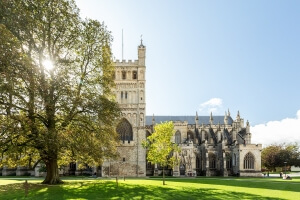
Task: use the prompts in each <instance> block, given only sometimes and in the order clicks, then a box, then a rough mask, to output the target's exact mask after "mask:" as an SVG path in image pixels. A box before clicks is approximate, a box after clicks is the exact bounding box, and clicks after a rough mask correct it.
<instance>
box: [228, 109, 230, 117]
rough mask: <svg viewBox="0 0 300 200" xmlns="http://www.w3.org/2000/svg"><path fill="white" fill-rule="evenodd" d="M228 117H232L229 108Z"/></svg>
mask: <svg viewBox="0 0 300 200" xmlns="http://www.w3.org/2000/svg"><path fill="white" fill-rule="evenodd" d="M228 117H230V111H229V108H228Z"/></svg>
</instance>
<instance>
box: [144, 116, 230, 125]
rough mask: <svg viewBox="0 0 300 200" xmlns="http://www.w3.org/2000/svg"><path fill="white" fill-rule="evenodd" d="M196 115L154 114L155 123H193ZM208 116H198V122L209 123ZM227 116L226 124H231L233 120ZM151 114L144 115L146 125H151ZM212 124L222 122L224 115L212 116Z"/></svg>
mask: <svg viewBox="0 0 300 200" xmlns="http://www.w3.org/2000/svg"><path fill="white" fill-rule="evenodd" d="M195 117H196V116H155V115H154V119H155V123H160V122H165V121H173V122H174V121H182V122H183V121H187V122H188V124H195ZM209 118H210V116H198V121H199V124H200V125H201V124H204V125H205V124H206V125H207V124H210V123H209ZM227 118H228V124H230V125H231V124H232V122H233V120H232V118H231V117H230V116H228V117H227ZM152 119H153V116H146V125H152ZM213 123H214V124H219V123H220V124H224V115H223V116H213Z"/></svg>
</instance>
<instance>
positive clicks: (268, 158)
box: [261, 144, 282, 171]
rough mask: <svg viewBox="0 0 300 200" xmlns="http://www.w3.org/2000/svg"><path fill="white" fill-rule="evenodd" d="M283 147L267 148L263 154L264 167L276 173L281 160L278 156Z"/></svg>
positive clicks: (273, 146) (271, 146)
mask: <svg viewBox="0 0 300 200" xmlns="http://www.w3.org/2000/svg"><path fill="white" fill-rule="evenodd" d="M281 149H282V146H279V145H274V144H273V145H270V146H268V147H265V148H264V149H263V150H262V152H261V160H262V165H263V166H265V167H266V168H268V169H269V170H272V171H276V167H278V166H279V165H280V158H279V156H278V154H279V152H280V151H281Z"/></svg>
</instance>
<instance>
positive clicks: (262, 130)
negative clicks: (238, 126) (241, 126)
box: [250, 110, 300, 147]
mask: <svg viewBox="0 0 300 200" xmlns="http://www.w3.org/2000/svg"><path fill="white" fill-rule="evenodd" d="M250 131H251V133H252V143H254V144H263V146H264V147H266V146H268V145H270V144H274V143H277V144H279V143H290V142H298V143H299V144H300V110H298V111H297V116H296V118H286V119H283V120H281V121H269V122H268V123H266V124H258V125H256V126H253V127H251V129H250Z"/></svg>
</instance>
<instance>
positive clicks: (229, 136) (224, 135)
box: [146, 111, 262, 176]
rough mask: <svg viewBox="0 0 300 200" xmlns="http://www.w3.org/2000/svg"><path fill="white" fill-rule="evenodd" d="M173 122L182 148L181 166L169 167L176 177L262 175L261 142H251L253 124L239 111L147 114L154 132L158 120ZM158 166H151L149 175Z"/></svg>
mask: <svg viewBox="0 0 300 200" xmlns="http://www.w3.org/2000/svg"><path fill="white" fill-rule="evenodd" d="M164 121H173V122H174V129H175V134H174V137H173V142H174V143H177V144H178V145H179V146H180V147H181V149H182V151H181V153H180V154H179V155H175V156H177V157H178V158H179V160H180V164H179V166H175V167H174V168H173V169H169V171H170V174H172V175H173V176H228V175H237V176H261V149H262V145H261V144H251V133H250V125H249V123H248V122H247V123H246V126H245V125H244V120H243V119H242V118H240V114H239V113H238V114H237V117H236V119H235V120H233V119H232V118H231V116H230V112H229V111H228V113H225V115H224V116H212V114H211V115H210V116H198V115H197V114H196V116H155V117H154V116H153V117H150V116H147V117H146V132H147V134H148V135H150V134H151V133H152V131H153V127H154V126H155V123H156V122H158V123H159V122H164ZM156 171H159V170H158V169H156V168H155V166H154V168H153V166H152V168H151V165H150V164H149V165H147V175H153V174H155V172H156Z"/></svg>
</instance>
